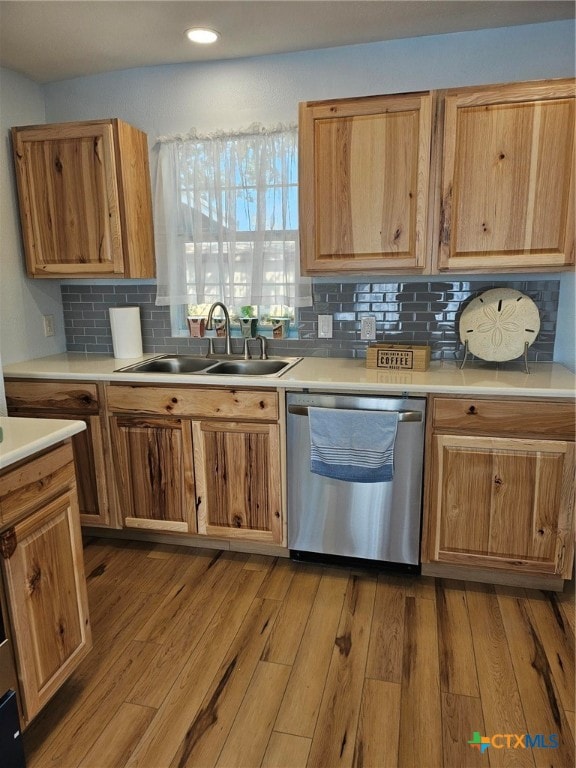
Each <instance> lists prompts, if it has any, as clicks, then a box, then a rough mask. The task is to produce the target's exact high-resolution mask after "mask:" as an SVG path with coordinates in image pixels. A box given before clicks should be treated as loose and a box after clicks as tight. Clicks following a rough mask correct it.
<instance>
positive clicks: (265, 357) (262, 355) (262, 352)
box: [244, 334, 268, 360]
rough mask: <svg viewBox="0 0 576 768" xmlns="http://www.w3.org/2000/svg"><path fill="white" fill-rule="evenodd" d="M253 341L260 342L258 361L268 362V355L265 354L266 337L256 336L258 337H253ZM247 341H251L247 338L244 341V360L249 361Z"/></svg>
mask: <svg viewBox="0 0 576 768" xmlns="http://www.w3.org/2000/svg"><path fill="white" fill-rule="evenodd" d="M254 340H255V341H260V359H261V360H268V355H267V353H266V337H265V336H261V335H260V334H258V336H254ZM249 341H251V339H249V338H248V337H246V338H245V339H244V360H250V350H249V348H248V342H249Z"/></svg>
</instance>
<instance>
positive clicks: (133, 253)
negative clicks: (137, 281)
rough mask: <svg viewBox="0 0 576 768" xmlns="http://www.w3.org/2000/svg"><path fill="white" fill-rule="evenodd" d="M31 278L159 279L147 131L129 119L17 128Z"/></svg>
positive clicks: (22, 210)
mask: <svg viewBox="0 0 576 768" xmlns="http://www.w3.org/2000/svg"><path fill="white" fill-rule="evenodd" d="M12 143H13V150H14V159H15V166H16V179H17V185H18V198H19V204H20V218H21V224H22V237H23V241H24V252H25V256H26V269H27V272H28V275H29V276H30V277H127V278H139V277H153V276H154V274H155V264H154V235H153V225H152V202H151V193H150V172H149V166H148V145H147V139H146V134H144V133H142V131H139V130H137V129H136V128H133V127H132V126H131V125H128V124H127V123H124V122H122V121H121V120H117V119H113V120H95V121H90V122H76V123H59V124H52V125H36V126H25V127H16V128H13V129H12Z"/></svg>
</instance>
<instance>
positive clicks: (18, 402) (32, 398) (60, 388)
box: [5, 379, 99, 418]
mask: <svg viewBox="0 0 576 768" xmlns="http://www.w3.org/2000/svg"><path fill="white" fill-rule="evenodd" d="M5 389H6V402H7V404H8V408H9V409H10V412H11V414H12V415H16V414H20V415H22V416H23V415H25V413H24V412H25V411H37V410H40V409H44V410H54V411H66V412H68V413H74V414H78V415H87V414H96V413H98V408H99V396H98V387H97V385H96V384H87V383H86V382H78V383H74V384H66V383H65V382H62V381H44V380H38V381H25V380H22V379H7V380H6V382H5ZM54 418H56V417H54Z"/></svg>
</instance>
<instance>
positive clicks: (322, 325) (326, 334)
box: [318, 315, 332, 339]
mask: <svg viewBox="0 0 576 768" xmlns="http://www.w3.org/2000/svg"><path fill="white" fill-rule="evenodd" d="M318 338H319V339H331V338H332V315H318Z"/></svg>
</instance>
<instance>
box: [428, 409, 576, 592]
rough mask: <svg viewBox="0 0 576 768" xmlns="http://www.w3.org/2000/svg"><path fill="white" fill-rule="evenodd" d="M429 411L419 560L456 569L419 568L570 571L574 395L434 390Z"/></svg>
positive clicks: (541, 573)
mask: <svg viewBox="0 0 576 768" xmlns="http://www.w3.org/2000/svg"><path fill="white" fill-rule="evenodd" d="M429 413H430V418H431V427H430V428H429V437H428V448H429V458H428V465H427V472H426V475H427V480H426V497H427V498H426V504H425V522H424V533H423V550H422V561H423V563H432V564H436V565H437V566H439V565H443V566H456V568H453V569H452V570H451V571H450V570H449V569H448V570H444V571H442V570H441V569H440V570H438V569H436V570H435V569H430V568H428V569H427V568H426V567H425V566H424V565H423V566H422V568H423V572H427V573H433V574H434V575H455V576H457V577H458V573H459V572H460V574H461V575H460V577H461V578H470V577H471V576H470V571H468V570H467V569H475V570H476V574H477V575H478V574H479V575H480V580H482V576H483V577H484V578H485V577H486V576H488V571H491V572H492V575H494V573H499V575H500V579H501V580H502V581H503V583H507V582H506V578H507V577H510V576H512V577H513V578H512V582H511V583H518V584H525V585H526V586H529V585H530V583H531V582H530V579H531V578H534V579H540V585H544V584H545V583H546V579H556V580H557V581H559V580H562V579H569V578H570V577H571V575H572V564H573V555H574V546H573V525H574V469H575V459H574V457H575V450H574V447H575V444H574V430H575V411H574V403H573V402H569V401H556V402H554V401H546V402H543V401H530V400H514V399H510V400H506V399H483V398H464V397H454V398H450V397H432V398H431V401H430V411H429ZM458 568H460V571H459V570H458ZM487 580H491V579H490V578H488V579H487ZM492 580H497V579H492Z"/></svg>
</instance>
